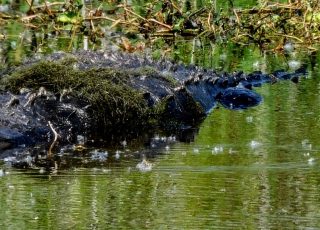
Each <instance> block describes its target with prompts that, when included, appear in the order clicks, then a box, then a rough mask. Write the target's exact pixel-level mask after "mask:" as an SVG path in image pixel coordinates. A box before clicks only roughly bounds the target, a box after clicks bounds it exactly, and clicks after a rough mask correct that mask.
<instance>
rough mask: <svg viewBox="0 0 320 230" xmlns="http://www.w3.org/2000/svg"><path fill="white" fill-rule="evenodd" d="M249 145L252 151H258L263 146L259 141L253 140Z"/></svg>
mask: <svg viewBox="0 0 320 230" xmlns="http://www.w3.org/2000/svg"><path fill="white" fill-rule="evenodd" d="M249 145H250V148H251V149H256V148H259V147H260V146H261V145H262V144H261V143H260V142H258V141H255V140H252V141H251V142H250V144H249Z"/></svg>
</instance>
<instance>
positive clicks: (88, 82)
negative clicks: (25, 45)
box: [0, 55, 204, 130]
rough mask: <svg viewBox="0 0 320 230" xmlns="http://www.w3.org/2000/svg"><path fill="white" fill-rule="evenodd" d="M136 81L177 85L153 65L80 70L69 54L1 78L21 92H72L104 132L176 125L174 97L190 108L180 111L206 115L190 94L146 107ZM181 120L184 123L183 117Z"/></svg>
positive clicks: (170, 96)
mask: <svg viewBox="0 0 320 230" xmlns="http://www.w3.org/2000/svg"><path fill="white" fill-rule="evenodd" d="M135 79H144V81H150V84H153V82H157V83H159V82H160V84H163V85H165V87H168V88H169V89H170V90H173V89H174V88H175V87H176V86H177V85H178V82H177V80H176V79H174V78H173V77H172V76H170V75H169V74H167V75H163V74H161V73H160V72H158V71H157V70H156V69H154V68H152V67H151V66H143V67H140V68H132V69H130V68H129V69H123V68H122V69H120V68H117V67H100V68H95V67H92V68H88V69H81V68H79V67H78V59H77V58H76V56H73V55H70V56H68V55H67V57H65V58H63V59H59V60H53V61H48V60H46V61H39V62H35V63H32V62H31V63H26V64H23V65H21V66H17V67H15V68H13V69H11V70H9V71H8V73H7V74H6V75H4V76H2V78H1V79H0V85H1V89H2V90H3V91H11V92H13V93H17V94H18V93H19V91H20V90H21V89H22V88H27V89H31V90H33V91H35V92H37V91H38V90H39V89H40V88H44V89H45V90H47V91H49V92H51V93H53V94H54V95H56V96H57V98H59V97H60V95H62V94H68V95H70V96H72V98H75V99H76V100H75V103H78V102H79V103H81V104H85V105H86V106H87V107H88V111H89V112H90V117H92V118H93V123H95V125H96V126H97V127H99V128H101V129H108V128H110V129H111V128H112V129H113V128H114V129H117V128H119V127H122V128H127V129H129V130H130V129H132V127H137V126H138V127H146V126H148V127H150V126H152V127H153V126H155V125H159V124H160V125H167V124H170V125H171V126H172V124H173V123H174V122H175V121H174V120H175V114H172V108H173V107H175V104H172V103H176V102H175V101H173V100H172V99H173V98H174V97H180V99H179V100H180V101H181V102H183V103H184V104H185V105H187V108H189V109H190V111H182V112H183V113H185V114H191V116H192V117H196V118H199V116H201V115H204V111H203V109H202V108H201V107H200V105H198V104H197V103H196V102H195V101H194V99H193V98H192V97H191V96H190V95H185V96H183V97H182V96H181V95H178V94H177V95H173V94H170V93H169V94H168V95H167V96H164V97H163V98H161V99H160V100H159V101H158V102H156V103H155V104H154V105H152V106H150V105H148V104H147V100H146V98H145V96H146V95H145V94H146V91H145V90H144V89H143V87H141V88H139V87H134V86H133V85H132V81H135ZM154 87H157V86H156V85H155V86H154ZM155 89H156V88H155ZM181 98H183V100H181ZM77 101H78V102H77ZM172 106H173V107H172ZM173 113H174V112H173ZM186 117H187V116H186ZM188 119H189V118H188ZM171 120H172V122H171ZM178 120H180V119H178ZM181 121H182V122H184V120H183V119H181ZM186 122H188V121H186ZM171 123H172V124H171ZM176 124H178V123H176ZM119 129H120V128H119Z"/></svg>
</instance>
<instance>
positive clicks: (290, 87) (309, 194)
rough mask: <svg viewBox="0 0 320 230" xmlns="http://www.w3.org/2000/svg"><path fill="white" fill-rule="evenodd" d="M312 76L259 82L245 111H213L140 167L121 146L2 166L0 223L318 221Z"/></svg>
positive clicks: (141, 225)
mask: <svg viewBox="0 0 320 230" xmlns="http://www.w3.org/2000/svg"><path fill="white" fill-rule="evenodd" d="M319 77H320V76H319V75H318V74H317V73H316V72H313V74H312V75H310V76H309V77H308V79H303V80H302V81H301V82H300V83H299V84H297V85H296V84H294V83H291V82H280V83H277V84H275V85H266V86H264V87H262V88H259V89H258V91H259V92H260V93H261V94H262V95H263V96H264V103H263V104H261V105H260V106H258V107H255V108H253V109H249V110H245V111H230V110H225V109H223V108H220V109H216V110H214V111H213V113H212V114H210V116H209V117H208V118H207V119H206V120H205V121H204V122H203V124H202V125H201V127H200V129H199V132H198V134H197V135H196V136H195V139H194V140H193V141H192V142H191V143H182V142H176V143H173V144H170V145H168V146H166V147H165V148H163V149H160V150H158V154H160V155H158V156H156V157H155V158H152V159H147V160H148V161H149V162H151V163H152V168H147V170H145V171H140V170H139V169H137V168H136V165H137V164H138V163H139V162H140V161H141V159H126V158H125V156H124V153H120V154H119V158H118V160H115V163H110V165H105V164H104V165H103V166H99V164H98V165H97V166H96V167H94V168H82V167H81V166H77V167H71V168H69V169H66V170H58V172H56V173H52V174H50V175H48V174H45V173H43V172H41V170H29V171H28V170H27V171H18V170H14V169H12V168H6V169H5V167H4V166H3V167H2V169H3V170H4V169H5V171H0V172H1V177H0V188H1V190H0V207H1V208H0V227H1V229H71V228H72V229H74V228H75V229H146V228H149V229H215V228H227V229H241V228H244V229H257V228H259V229H270V228H271V229H295V228H296V229H305V228H309V229H317V228H320V209H319V207H320V168H319V161H320V138H319V137H320V136H319V135H320V134H319V128H320V107H319V102H320V94H319V90H320V83H319ZM150 151H151V150H150ZM132 154H134V153H132ZM110 157H114V156H110ZM117 162H118V163H117Z"/></svg>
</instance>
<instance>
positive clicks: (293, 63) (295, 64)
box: [288, 60, 301, 69]
mask: <svg viewBox="0 0 320 230" xmlns="http://www.w3.org/2000/svg"><path fill="white" fill-rule="evenodd" d="M288 65H289V67H290V68H291V69H298V68H299V67H300V66H301V62H299V61H296V60H291V61H289V62H288Z"/></svg>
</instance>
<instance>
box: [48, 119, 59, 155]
mask: <svg viewBox="0 0 320 230" xmlns="http://www.w3.org/2000/svg"><path fill="white" fill-rule="evenodd" d="M48 124H49V127H50V129H51V131H52V132H53V136H54V139H53V141H52V143H51V145H50V148H49V150H48V158H51V157H52V149H53V147H54V145H55V144H56V143H57V140H58V136H59V135H58V133H57V131H56V130H55V129H54V128H53V125H52V123H51V122H50V121H48Z"/></svg>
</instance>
